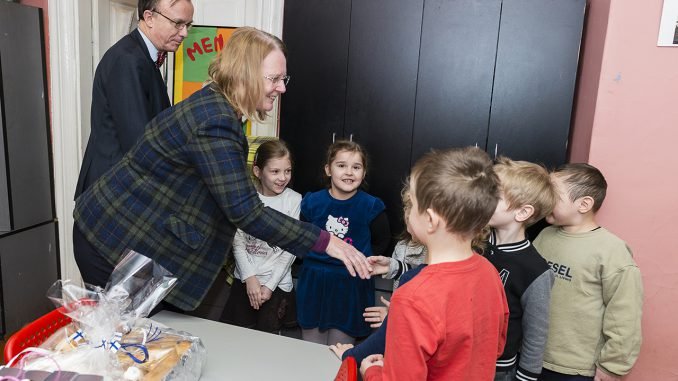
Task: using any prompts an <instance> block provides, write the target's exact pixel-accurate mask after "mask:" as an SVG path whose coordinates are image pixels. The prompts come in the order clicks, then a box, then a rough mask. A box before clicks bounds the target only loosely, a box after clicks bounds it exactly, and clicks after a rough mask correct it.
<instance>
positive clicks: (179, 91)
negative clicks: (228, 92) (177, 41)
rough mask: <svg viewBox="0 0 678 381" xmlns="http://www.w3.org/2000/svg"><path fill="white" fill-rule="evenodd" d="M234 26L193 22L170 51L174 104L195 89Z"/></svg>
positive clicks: (202, 81) (202, 79)
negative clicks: (172, 60)
mask: <svg viewBox="0 0 678 381" xmlns="http://www.w3.org/2000/svg"><path fill="white" fill-rule="evenodd" d="M235 29H236V28H231V27H221V26H202V25H194V26H193V28H191V29H190V30H189V31H188V36H186V38H185V39H184V41H183V42H182V43H181V45H180V46H179V49H177V51H176V53H175V54H174V91H173V93H174V94H173V99H174V104H177V103H178V102H180V101H181V100H183V99H186V98H188V96H189V95H191V94H193V93H194V92H196V91H197V90H199V89H200V88H201V87H202V85H203V83H205V81H206V80H207V78H208V75H207V69H208V68H209V65H210V62H212V59H213V58H214V57H215V56H216V55H217V54H218V53H219V52H220V51H221V49H222V48H223V47H224V44H225V43H226V41H228V39H229V38H231V34H233V32H234V31H235Z"/></svg>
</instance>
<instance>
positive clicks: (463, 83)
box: [412, 0, 501, 164]
mask: <svg viewBox="0 0 678 381" xmlns="http://www.w3.org/2000/svg"><path fill="white" fill-rule="evenodd" d="M500 12H501V0H455V1H450V0H427V1H426V6H425V7H424V20H423V23H422V35H421V51H420V56H419V75H418V83H417V102H416V104H417V109H416V114H415V118H414V135H413V138H412V163H413V164H414V162H415V161H416V160H417V159H418V158H419V157H420V156H421V155H422V154H424V153H426V152H428V151H429V150H430V149H431V148H448V147H463V146H469V145H478V146H479V147H481V148H483V149H485V141H486V138H487V127H488V123H489V117H490V102H491V100H492V81H493V76H494V61H495V55H496V50H497V35H498V33H499V15H500Z"/></svg>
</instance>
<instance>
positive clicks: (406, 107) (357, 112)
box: [280, 0, 586, 233]
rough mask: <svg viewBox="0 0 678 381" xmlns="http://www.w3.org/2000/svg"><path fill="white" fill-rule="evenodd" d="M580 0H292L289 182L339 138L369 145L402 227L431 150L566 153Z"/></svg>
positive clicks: (372, 177)
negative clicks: (407, 187)
mask: <svg viewBox="0 0 678 381" xmlns="http://www.w3.org/2000/svg"><path fill="white" fill-rule="evenodd" d="M585 8H586V0H390V1H389V0H360V1H358V0H334V1H313V2H310V3H309V2H306V1H301V0H287V1H286V2H285V13H284V20H283V40H284V41H285V43H286V44H287V47H288V50H289V57H288V64H287V70H288V73H289V74H290V75H291V76H292V82H290V86H289V87H288V92H287V93H286V94H284V95H283V97H282V101H281V114H280V137H281V138H282V139H283V140H286V141H287V142H288V143H289V144H290V146H291V149H292V151H293V154H294V156H295V159H296V160H295V166H294V184H293V187H294V188H295V189H296V190H297V191H299V192H301V193H302V194H303V193H305V192H307V191H313V190H317V189H319V188H320V187H322V186H323V184H322V182H321V181H320V179H321V178H322V171H321V170H322V166H323V164H324V153H325V150H326V149H327V147H328V146H329V144H331V142H332V141H333V139H338V138H344V139H352V140H355V141H357V142H359V143H361V144H362V145H364V146H365V148H366V149H367V152H368V153H369V155H370V168H369V171H368V176H367V182H368V184H369V188H368V191H369V192H370V193H372V194H374V195H376V196H378V197H380V198H382V199H383V200H384V202H385V203H386V206H387V212H388V214H389V219H390V221H391V226H392V230H393V231H394V232H396V233H397V232H398V231H399V230H401V229H402V219H401V214H402V212H401V204H400V197H399V191H400V188H401V185H402V183H403V180H404V179H405V177H406V176H407V174H408V173H409V169H410V167H411V165H412V164H413V163H414V162H415V161H416V160H417V159H418V158H419V157H420V156H421V155H422V154H424V153H425V152H427V151H429V150H430V149H432V148H448V147H461V146H468V145H477V146H479V147H481V148H483V149H485V150H487V152H488V153H489V154H490V155H491V156H494V155H495V154H503V155H507V156H509V157H511V158H513V159H519V160H530V161H534V162H539V163H544V164H545V165H547V166H549V167H551V166H555V165H559V164H562V163H564V162H565V158H566V150H567V139H568V135H569V126H570V118H571V112H572V103H573V94H574V86H575V82H576V73H577V65H578V58H579V45H580V42H581V33H582V27H583V20H584V11H585Z"/></svg>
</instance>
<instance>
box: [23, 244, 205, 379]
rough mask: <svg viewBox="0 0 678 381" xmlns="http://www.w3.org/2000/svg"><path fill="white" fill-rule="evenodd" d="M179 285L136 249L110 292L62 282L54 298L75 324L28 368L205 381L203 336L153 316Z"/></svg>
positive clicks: (60, 332)
mask: <svg viewBox="0 0 678 381" xmlns="http://www.w3.org/2000/svg"><path fill="white" fill-rule="evenodd" d="M176 280H177V279H176V278H174V277H172V275H171V274H170V273H169V272H168V271H167V270H166V269H164V268H163V267H162V266H160V265H158V264H157V263H155V262H153V261H152V260H151V259H149V258H147V257H145V256H143V255H141V254H139V253H136V252H133V251H130V252H129V253H128V254H127V255H125V256H124V257H123V259H122V260H121V261H120V263H119V264H118V265H117V266H116V267H115V270H114V271H113V273H112V275H111V278H110V280H109V282H108V284H107V285H106V288H105V289H103V290H102V289H101V288H97V287H90V288H82V287H79V286H76V285H73V284H71V283H69V282H68V281H57V282H56V283H55V284H54V285H53V286H52V287H51V288H50V289H49V291H48V297H49V298H50V299H51V300H52V301H53V302H54V303H55V304H56V305H57V307H63V309H64V313H65V314H66V315H68V316H69V317H70V318H71V319H72V322H71V323H70V324H68V325H66V326H65V327H63V328H61V329H60V330H58V331H57V332H56V333H55V334H54V335H52V336H51V337H50V338H49V339H47V341H45V342H44V343H43V344H42V345H41V348H42V350H43V351H40V353H41V354H40V355H38V356H31V355H30V353H29V355H28V356H26V358H25V359H24V361H23V363H24V369H25V370H48V371H55V370H60V371H71V372H78V373H81V374H93V375H101V376H103V377H104V380H144V381H154V380H163V381H170V380H197V379H199V378H200V373H201V371H202V366H203V364H204V362H205V358H206V351H205V347H204V346H203V344H202V342H201V341H200V338H198V337H195V336H192V335H191V334H189V333H186V332H181V331H176V330H173V329H172V328H170V327H165V326H163V325H161V324H160V323H157V322H154V321H153V320H151V319H148V318H147V316H148V314H149V313H150V312H151V310H153V308H154V307H155V306H156V305H157V304H158V303H160V301H161V300H162V299H163V298H164V297H165V296H166V295H167V293H168V292H169V291H170V290H171V289H172V287H173V286H174V284H175V283H176ZM29 352H30V351H29ZM55 368H57V369H55Z"/></svg>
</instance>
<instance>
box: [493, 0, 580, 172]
mask: <svg viewBox="0 0 678 381" xmlns="http://www.w3.org/2000/svg"><path fill="white" fill-rule="evenodd" d="M585 8H586V0H504V2H503V7H502V15H501V25H500V33H499V43H498V48H497V65H496V66H497V68H496V71H495V80H494V92H493V97H492V111H491V117H490V129H489V136H488V147H487V149H488V152H490V153H492V154H494V151H495V147H496V151H497V153H498V154H503V155H506V156H508V157H510V158H512V159H521V160H530V161H535V162H541V163H544V164H545V165H547V166H556V165H559V164H562V163H564V162H565V160H566V155H567V140H568V135H569V130H570V117H571V113H572V102H573V96H574V87H575V80H576V75H577V64H578V60H579V45H580V43H581V34H582V27H583V21H584V11H585Z"/></svg>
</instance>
